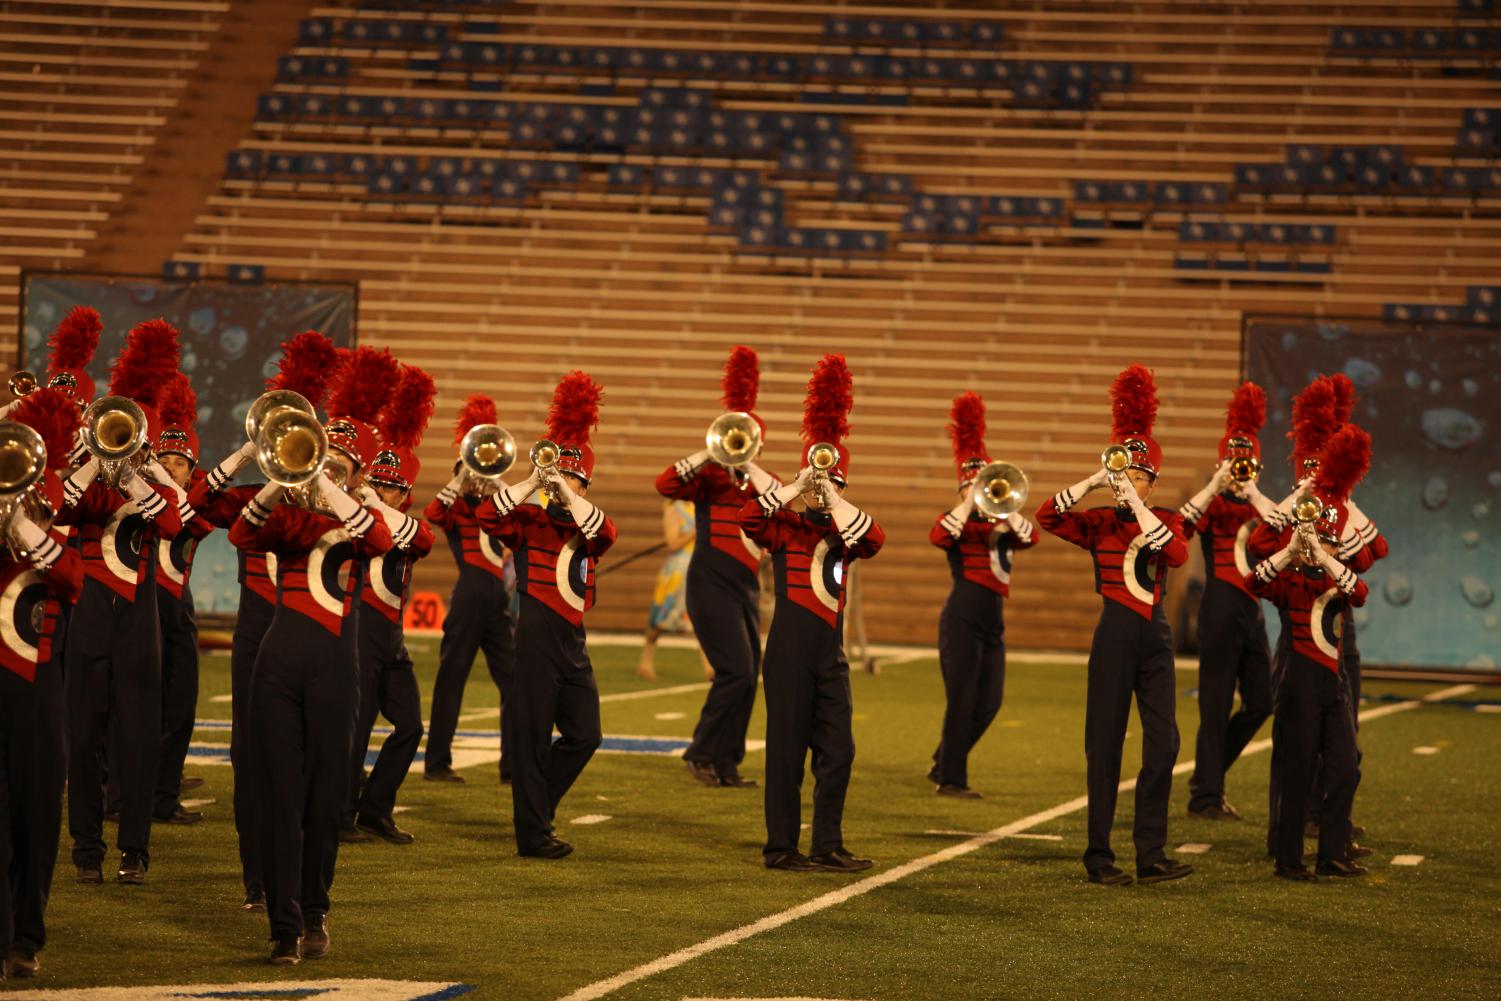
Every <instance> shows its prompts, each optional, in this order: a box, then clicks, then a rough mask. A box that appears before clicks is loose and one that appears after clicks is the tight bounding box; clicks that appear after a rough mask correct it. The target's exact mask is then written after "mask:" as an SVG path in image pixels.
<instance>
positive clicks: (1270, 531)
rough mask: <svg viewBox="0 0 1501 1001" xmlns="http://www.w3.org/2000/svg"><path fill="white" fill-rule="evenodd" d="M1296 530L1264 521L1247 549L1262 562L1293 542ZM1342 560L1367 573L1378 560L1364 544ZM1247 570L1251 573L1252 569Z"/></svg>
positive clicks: (1258, 561) (1383, 552) (1352, 568)
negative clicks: (1276, 526) (1279, 527)
mask: <svg viewBox="0 0 1501 1001" xmlns="http://www.w3.org/2000/svg"><path fill="white" fill-rule="evenodd" d="M1294 531H1296V529H1295V528H1294V527H1293V526H1291V525H1289V526H1288V527H1286V528H1281V529H1278V528H1274V527H1273V526H1272V524H1271V523H1270V522H1265V521H1263V522H1262V523H1261V524H1259V525H1257V526H1256V530H1255V531H1253V532H1252V533H1251V538H1250V539H1249V540H1248V541H1247V543H1246V550H1247V552H1248V553H1249V554H1250V555H1251V557H1252V558H1253V559H1254V560H1255V561H1256V562H1257V563H1260V562H1261V561H1262V560H1264V559H1266V558H1267V557H1269V556H1271V555H1272V554H1273V553H1278V552H1281V551H1282V550H1283V549H1285V548H1286V547H1287V545H1288V543H1290V542H1292V538H1293V532H1294ZM1385 545H1386V542H1385V540H1382V546H1383V550H1382V555H1385V549H1384V547H1385ZM1341 562H1343V563H1344V565H1345V566H1347V567H1349V568H1350V569H1351V570H1354V571H1355V572H1356V573H1365V572H1366V571H1367V570H1369V569H1371V565H1372V564H1374V563H1375V562H1376V550H1375V549H1373V548H1371V547H1369V546H1363V547H1361V548H1360V549H1357V550H1356V551H1355V553H1354V555H1352V556H1351V557H1350V558H1349V559H1344V560H1341ZM1252 569H1254V567H1253V568H1252ZM1247 572H1248V573H1249V572H1250V571H1247ZM1242 584H1243V585H1244V580H1242ZM1248 593H1251V594H1254V593H1255V592H1254V591H1248Z"/></svg>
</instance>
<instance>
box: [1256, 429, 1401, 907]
mask: <svg viewBox="0 0 1501 1001" xmlns="http://www.w3.org/2000/svg"><path fill="white" fill-rule="evenodd" d="M1370 447H1371V439H1370V436H1369V435H1367V434H1366V433H1365V432H1364V431H1362V430H1360V429H1359V428H1357V427H1354V426H1353V425H1352V426H1346V427H1344V428H1342V429H1341V430H1340V431H1338V432H1337V433H1336V434H1335V435H1334V436H1333V438H1331V439H1330V441H1329V443H1328V446H1327V448H1326V451H1325V454H1324V456H1323V458H1322V459H1321V460H1320V463H1319V467H1318V471H1317V473H1316V474H1315V478H1314V482H1313V485H1312V488H1311V491H1310V492H1309V493H1308V494H1306V495H1305V496H1304V497H1303V498H1301V499H1300V500H1299V503H1298V506H1299V507H1300V508H1301V507H1303V506H1304V505H1305V504H1309V505H1311V506H1313V507H1316V508H1317V514H1316V516H1315V517H1313V518H1311V519H1309V520H1306V521H1302V522H1301V523H1300V525H1299V527H1298V528H1297V529H1296V530H1295V531H1294V533H1293V537H1292V539H1291V540H1290V541H1289V542H1288V544H1287V545H1285V546H1283V547H1282V548H1281V549H1279V550H1278V551H1277V552H1276V553H1275V554H1274V555H1272V556H1271V557H1269V558H1268V559H1266V560H1264V561H1262V562H1261V563H1259V564H1257V566H1256V569H1255V571H1254V572H1252V573H1251V574H1249V575H1247V579H1246V586H1247V588H1249V589H1250V591H1251V593H1252V594H1255V595H1256V596H1258V597H1260V598H1264V599H1266V600H1267V601H1270V602H1272V603H1273V604H1275V605H1277V606H1278V608H1279V609H1281V613H1282V627H1283V631H1284V633H1285V634H1286V635H1288V636H1289V637H1290V639H1289V654H1288V662H1287V666H1286V668H1285V670H1284V671H1283V675H1282V679H1281V682H1280V684H1279V685H1278V687H1277V693H1276V718H1275V721H1274V723H1273V729H1272V740H1273V743H1274V745H1275V746H1276V748H1277V752H1278V753H1277V756H1276V757H1277V768H1278V771H1279V775H1278V780H1279V781H1278V786H1279V797H1280V800H1281V802H1280V803H1279V804H1278V807H1277V811H1276V812H1277V818H1278V819H1277V829H1276V832H1275V848H1276V851H1275V857H1276V861H1277V865H1276V869H1275V875H1277V876H1279V877H1282V878H1284V879H1291V880H1304V881H1306V880H1313V879H1315V878H1317V876H1362V875H1364V874H1365V872H1366V870H1365V868H1364V867H1362V866H1360V865H1357V864H1356V863H1354V862H1352V861H1351V860H1350V847H1351V834H1350V804H1351V803H1352V802H1353V801H1354V798H1355V788H1356V786H1357V785H1358V784H1359V782H1360V771H1359V768H1358V766H1357V764H1356V750H1355V715H1354V712H1353V710H1352V708H1351V706H1350V701H1349V700H1350V689H1349V686H1348V685H1346V684H1345V683H1343V682H1342V681H1341V679H1340V677H1339V667H1340V643H1341V639H1340V633H1341V629H1340V626H1339V623H1338V622H1337V620H1338V619H1340V617H1341V616H1342V615H1343V612H1344V605H1346V604H1353V605H1356V606H1359V605H1362V604H1364V603H1365V600H1366V594H1367V590H1366V585H1365V582H1364V581H1362V580H1360V578H1359V577H1358V576H1357V575H1356V573H1355V571H1354V570H1352V569H1350V568H1349V567H1347V566H1345V565H1344V564H1343V563H1341V562H1340V561H1339V559H1338V558H1337V555H1336V554H1337V552H1338V547H1339V541H1340V537H1341V534H1342V533H1343V531H1344V529H1345V525H1346V522H1347V521H1348V519H1349V512H1348V510H1347V509H1346V508H1345V506H1344V498H1345V497H1348V496H1349V492H1350V490H1351V489H1352V488H1353V487H1354V485H1355V483H1356V482H1357V481H1358V480H1359V479H1360V478H1361V477H1362V476H1363V475H1364V474H1365V471H1366V469H1368V468H1369V466H1370ZM1258 531H1259V532H1263V533H1266V534H1270V533H1271V532H1273V531H1275V529H1274V528H1273V527H1272V526H1263V528H1262V529H1258ZM1321 757H1322V764H1321V765H1319V762H1320V758H1321ZM1316 766H1318V767H1319V770H1320V771H1321V772H1322V774H1323V777H1324V778H1323V789H1324V793H1323V797H1324V802H1323V816H1322V823H1321V825H1320V830H1319V848H1318V864H1317V866H1316V869H1315V872H1314V873H1310V872H1309V871H1308V868H1307V866H1306V865H1305V864H1304V861H1303V823H1304V821H1303V818H1304V814H1305V811H1306V807H1307V800H1308V797H1309V789H1310V787H1311V786H1312V777H1313V772H1314V770H1315V768H1316Z"/></svg>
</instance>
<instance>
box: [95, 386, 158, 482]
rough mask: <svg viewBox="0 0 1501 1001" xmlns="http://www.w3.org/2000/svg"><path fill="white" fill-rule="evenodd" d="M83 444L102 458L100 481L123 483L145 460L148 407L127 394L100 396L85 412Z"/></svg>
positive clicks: (99, 458)
mask: <svg viewBox="0 0 1501 1001" xmlns="http://www.w3.org/2000/svg"><path fill="white" fill-rule="evenodd" d="M83 447H84V448H86V449H88V450H89V453H90V454H92V455H93V456H94V458H96V459H98V460H99V480H100V482H102V483H104V484H105V485H107V486H111V487H118V486H120V485H121V483H123V482H124V481H125V480H126V479H127V473H134V471H135V470H136V469H137V468H138V467H139V466H140V465H141V464H142V463H143V462H144V461H145V458H146V454H147V449H146V413H145V411H143V410H142V409H141V408H140V407H139V406H138V405H137V404H136V402H135V401H134V400H129V399H126V398H125V397H123V396H103V397H100V398H99V399H97V400H95V401H94V402H93V403H90V404H89V405H88V407H87V408H86V409H85V410H84V412H83Z"/></svg>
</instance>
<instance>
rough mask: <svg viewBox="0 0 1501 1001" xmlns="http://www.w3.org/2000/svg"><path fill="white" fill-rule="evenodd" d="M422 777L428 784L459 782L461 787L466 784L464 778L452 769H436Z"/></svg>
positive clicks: (426, 772)
mask: <svg viewBox="0 0 1501 1001" xmlns="http://www.w3.org/2000/svg"><path fill="white" fill-rule="evenodd" d="M422 777H423V778H424V779H426V780H427V781H428V782H457V783H458V784H459V785H463V784H464V776H462V775H460V774H459V773H458V772H456V771H454V770H453V769H452V768H435V769H433V770H432V771H425V772H423V773H422Z"/></svg>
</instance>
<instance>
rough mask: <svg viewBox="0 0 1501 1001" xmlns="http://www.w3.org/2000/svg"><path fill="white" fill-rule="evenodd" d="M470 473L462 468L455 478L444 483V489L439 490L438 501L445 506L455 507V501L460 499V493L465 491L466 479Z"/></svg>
mask: <svg viewBox="0 0 1501 1001" xmlns="http://www.w3.org/2000/svg"><path fill="white" fill-rule="evenodd" d="M468 478H469V476H468V473H466V472H465V471H464V470H462V469H460V470H459V471H458V472H457V473H456V474H454V478H453V479H451V480H449V481H448V482H447V483H445V484H443V489H442V490H439V491H438V503H439V504H442V505H443V506H444V507H453V502H454V501H456V500H458V499H459V494H461V493H463V491H464V481H465V480H466V479H468Z"/></svg>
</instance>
